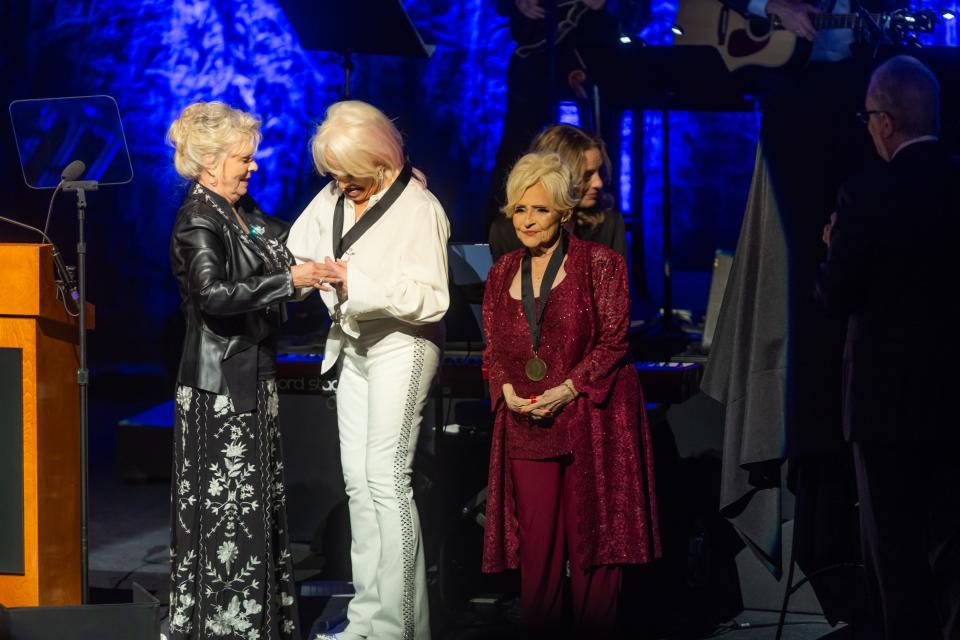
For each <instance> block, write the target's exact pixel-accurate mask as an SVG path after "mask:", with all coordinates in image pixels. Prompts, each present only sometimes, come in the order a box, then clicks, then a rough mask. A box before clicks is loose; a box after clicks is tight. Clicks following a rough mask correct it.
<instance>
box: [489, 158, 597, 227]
mask: <svg viewBox="0 0 960 640" xmlns="http://www.w3.org/2000/svg"><path fill="white" fill-rule="evenodd" d="M537 183H540V184H542V185H543V188H544V190H545V191H546V192H547V196H548V197H549V198H550V206H551V207H552V208H554V209H556V210H557V211H563V212H567V214H568V215H567V216H564V218H563V221H564V222H566V220H567V217H568V216H569V213H570V211H572V210H573V208H574V207H576V206H577V203H579V202H580V183H579V182H577V181H576V180H574V178H573V172H572V171H571V169H570V165H568V164H566V163H565V162H564V161H563V160H562V159H561V158H560V156H559V155H558V154H556V153H528V154H527V155H525V156H523V157H522V158H520V159H519V160H518V161H517V164H515V165H513V169H511V170H510V175H509V176H508V177H507V204H506V206H505V207H504V208H503V209H502V211H503V213H505V214H506V216H507V217H508V218H510V217H512V216H513V210H514V209H515V208H516V206H517V202H518V201H519V200H520V198H522V197H523V194H524V193H526V192H527V189H529V188H530V187H532V186H533V185H535V184H537Z"/></svg>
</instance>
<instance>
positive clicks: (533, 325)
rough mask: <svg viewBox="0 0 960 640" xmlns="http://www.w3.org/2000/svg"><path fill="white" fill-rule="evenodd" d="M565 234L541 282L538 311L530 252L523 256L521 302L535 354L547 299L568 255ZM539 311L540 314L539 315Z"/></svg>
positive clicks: (521, 263)
mask: <svg viewBox="0 0 960 640" xmlns="http://www.w3.org/2000/svg"><path fill="white" fill-rule="evenodd" d="M564 245H565V242H564V237H563V232H562V231H561V232H560V239H559V240H558V241H557V248H556V249H554V251H553V255H551V256H550V262H548V263H547V270H546V271H545V272H544V273H543V280H541V281H540V308H539V310H538V309H537V305H536V301H535V300H534V298H533V275H532V273H531V271H532V269H531V266H530V262H531V259H530V251H529V250H528V251H527V253H526V255H524V256H523V260H522V261H521V262H520V300H521V301H522V303H523V315H525V316H526V317H527V326H529V327H530V339H531V340H532V342H533V353H534V355H536V354H537V351H539V349H540V329H541V328H542V327H543V312H544V310H545V309H546V308H547V297H548V296H549V295H550V290H551V289H553V281H554V280H556V278H557V273H558V272H559V271H560V265H562V264H563V257H564V256H565V255H566V247H565V246H564ZM538 311H539V313H538Z"/></svg>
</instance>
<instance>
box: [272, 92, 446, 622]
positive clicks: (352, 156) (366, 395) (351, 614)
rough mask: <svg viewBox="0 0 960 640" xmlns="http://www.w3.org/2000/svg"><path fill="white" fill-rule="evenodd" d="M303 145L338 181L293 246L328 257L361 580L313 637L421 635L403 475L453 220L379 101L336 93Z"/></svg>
mask: <svg viewBox="0 0 960 640" xmlns="http://www.w3.org/2000/svg"><path fill="white" fill-rule="evenodd" d="M311 150H312V153H313V162H314V165H315V166H316V168H317V171H318V172H319V173H321V174H324V175H329V176H330V177H331V178H333V179H332V180H331V181H330V183H329V184H328V185H327V186H325V187H324V188H323V189H322V190H321V191H320V193H319V194H317V196H316V197H315V198H314V199H313V201H312V202H311V203H310V204H309V205H308V206H307V208H306V210H305V211H304V212H303V214H301V216H300V217H299V219H297V221H296V222H295V223H294V225H293V228H292V229H291V231H290V237H289V239H288V241H287V246H288V247H289V249H290V251H291V252H292V253H293V255H294V256H296V258H297V259H298V260H316V261H317V262H318V263H321V262H322V266H321V269H322V276H323V278H324V281H325V283H324V284H323V285H322V291H321V296H322V297H323V301H324V303H325V304H326V306H327V309H328V310H329V312H330V317H331V318H332V320H333V324H332V326H331V329H330V333H329V335H328V336H327V342H326V350H325V353H324V363H323V368H324V371H326V370H328V369H330V368H331V367H333V366H336V365H337V363H338V362H339V363H340V366H341V371H340V379H339V385H338V388H337V414H338V421H339V431H340V457H341V461H342V463H343V475H344V481H345V483H346V490H347V495H348V497H349V510H350V528H351V531H352V545H351V554H350V557H351V561H352V565H353V584H354V589H355V590H356V595H354V597H353V599H352V600H351V602H350V605H349V608H348V611H347V617H348V620H349V623H348V626H347V628H346V629H345V630H344V631H343V632H341V633H339V634H336V635H326V636H321V638H323V637H327V638H331V637H335V638H345V639H349V640H358V639H360V638H375V639H376V640H392V639H397V640H400V639H402V640H414V639H417V640H426V639H428V638H429V637H430V627H429V612H428V605H427V590H426V578H425V569H424V558H423V541H422V538H421V534H420V522H419V517H418V515H417V509H416V505H415V504H414V500H413V489H412V487H411V484H410V476H411V469H412V464H413V454H414V448H415V445H416V441H417V435H418V433H419V429H420V422H421V414H422V412H423V407H424V404H425V403H426V399H427V392H428V390H429V388H430V384H431V381H432V379H433V376H434V374H435V373H436V371H437V366H438V364H439V360H440V350H441V346H442V344H443V324H442V323H441V320H442V318H443V315H444V314H445V313H446V311H447V306H448V304H449V294H448V291H447V239H448V238H449V236H450V227H449V223H448V222H447V217H446V215H445V214H444V212H443V208H442V207H441V206H440V203H439V202H438V201H437V199H436V198H435V197H434V196H433V194H431V193H430V192H429V191H427V188H426V179H425V178H424V176H423V174H422V173H420V172H419V171H417V170H416V169H414V168H413V166H412V165H411V164H410V163H409V162H407V161H405V160H404V155H403V144H402V139H401V137H400V133H399V132H398V131H397V129H396V127H394V125H393V123H392V122H391V121H390V120H389V119H388V118H387V117H386V116H385V115H384V114H383V113H381V112H380V111H379V110H378V109H377V108H375V107H373V106H371V105H369V104H366V103H364V102H359V101H346V102H339V103H336V104H334V105H333V106H331V107H330V108H329V109H328V110H327V114H326V118H325V119H324V121H323V123H322V124H321V125H320V126H319V128H318V129H317V132H316V134H315V135H314V137H313V140H312V142H311Z"/></svg>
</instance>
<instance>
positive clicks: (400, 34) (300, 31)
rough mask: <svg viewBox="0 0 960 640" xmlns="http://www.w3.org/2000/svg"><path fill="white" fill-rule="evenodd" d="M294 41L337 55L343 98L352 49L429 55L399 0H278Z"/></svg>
mask: <svg viewBox="0 0 960 640" xmlns="http://www.w3.org/2000/svg"><path fill="white" fill-rule="evenodd" d="M280 5H281V6H282V7H283V11H284V13H286V15H287V19H289V20H290V23H291V24H292V25H293V28H294V30H295V31H296V32H297V36H299V38H300V44H301V45H302V46H303V48H304V49H308V50H313V51H332V52H334V53H338V54H340V60H341V62H340V66H342V67H343V99H344V100H346V99H348V98H349V97H350V72H351V71H352V70H353V58H352V56H353V54H355V53H368V54H377V55H385V56H406V57H411V58H429V57H430V56H431V55H433V52H434V50H435V49H436V47H435V46H434V45H432V44H425V43H424V42H423V39H422V38H421V37H420V33H419V32H418V31H417V29H416V27H414V26H413V23H412V22H411V21H410V16H408V15H407V12H406V10H405V9H404V8H403V5H402V4H401V3H400V0H349V1H347V2H343V1H342V0H280Z"/></svg>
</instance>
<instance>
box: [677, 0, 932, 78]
mask: <svg viewBox="0 0 960 640" xmlns="http://www.w3.org/2000/svg"><path fill="white" fill-rule="evenodd" d="M870 15H871V17H872V18H873V20H874V21H875V22H876V23H877V24H878V25H879V26H880V28H881V29H883V30H884V32H886V33H887V34H888V35H891V36H892V39H894V41H898V40H901V39H903V37H904V36H905V35H906V34H909V33H930V32H932V31H933V25H934V22H935V21H936V19H937V16H936V14H935V13H934V12H933V11H932V10H930V9H925V10H923V11H921V12H913V11H907V10H898V11H894V12H891V13H883V14H870ZM810 20H811V22H813V26H814V27H815V28H816V30H817V31H822V30H824V29H853V30H855V31H858V30H861V29H864V28H865V25H864V24H863V18H862V17H861V15H860V14H856V13H820V14H816V15H813V16H811V17H810ZM677 25H678V26H679V27H680V28H681V29H682V31H683V35H678V36H677V37H676V39H675V44H678V45H680V44H682V45H709V46H712V47H714V48H716V50H717V51H718V52H719V53H720V57H721V58H723V62H724V64H726V66H727V69H729V70H730V71H735V70H736V69H739V68H741V67H747V66H761V67H781V66H784V65H788V64H790V65H798V64H803V63H805V62H806V60H807V58H808V57H809V55H810V51H811V49H812V47H811V44H810V42H808V41H807V40H806V39H804V38H800V37H799V36H797V35H796V34H794V33H793V32H792V31H787V30H786V29H784V28H783V25H782V24H780V21H779V19H778V18H776V16H773V17H769V18H760V17H755V16H748V17H745V16H743V15H741V14H739V13H738V12H736V11H734V10H732V9H730V8H729V7H727V6H726V5H724V4H722V3H720V2H719V1H718V0H681V2H680V8H679V11H678V12H677Z"/></svg>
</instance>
